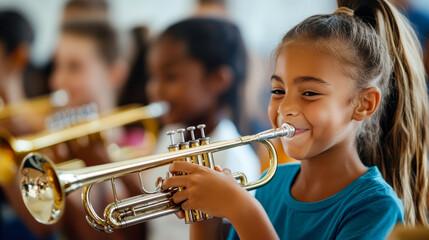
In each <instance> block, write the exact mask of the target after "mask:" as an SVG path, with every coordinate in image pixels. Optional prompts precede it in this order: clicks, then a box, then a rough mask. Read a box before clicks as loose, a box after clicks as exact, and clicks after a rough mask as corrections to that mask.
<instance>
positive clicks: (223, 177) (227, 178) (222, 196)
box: [162, 161, 252, 218]
mask: <svg viewBox="0 0 429 240" xmlns="http://www.w3.org/2000/svg"><path fill="white" fill-rule="evenodd" d="M217 170H218V171H216V170H213V169H210V168H208V167H203V166H200V165H197V164H193V163H188V162H182V161H180V162H174V163H173V164H171V166H170V172H171V173H172V174H175V173H185V174H187V175H177V176H173V177H169V178H167V179H165V180H164V182H163V184H162V188H163V189H167V188H170V187H183V188H184V190H182V191H180V192H176V193H175V194H174V195H173V201H174V203H176V204H178V203H181V202H182V208H183V209H184V210H191V209H194V210H200V211H202V212H204V213H207V214H209V215H211V216H216V217H226V218H228V215H229V214H232V213H233V212H234V209H237V207H240V206H242V205H243V204H245V202H246V198H248V199H251V198H252V196H251V195H249V194H248V193H247V191H246V190H244V189H243V188H242V187H241V186H240V185H239V184H238V183H237V181H236V180H235V178H234V177H233V176H232V175H231V171H230V170H229V169H224V170H222V169H220V168H219V167H217ZM250 201H251V200H250Z"/></svg>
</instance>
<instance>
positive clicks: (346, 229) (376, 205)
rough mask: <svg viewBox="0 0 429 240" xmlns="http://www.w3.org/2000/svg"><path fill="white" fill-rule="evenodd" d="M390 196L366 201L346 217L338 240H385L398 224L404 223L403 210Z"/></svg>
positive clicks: (351, 210)
mask: <svg viewBox="0 0 429 240" xmlns="http://www.w3.org/2000/svg"><path fill="white" fill-rule="evenodd" d="M398 201H399V200H397V199H395V198H392V197H390V196H382V197H380V196H379V197H377V198H374V197H373V198H369V199H366V200H365V202H364V203H360V204H355V205H354V206H353V207H352V208H351V209H350V210H349V211H347V212H346V213H345V215H344V218H343V220H342V221H341V224H340V226H339V228H338V229H339V232H338V235H337V238H336V239H385V238H386V236H387V235H388V234H389V233H390V232H391V231H392V229H393V227H394V226H395V225H396V224H397V223H403V222H404V219H403V208H402V205H401V204H400V203H398Z"/></svg>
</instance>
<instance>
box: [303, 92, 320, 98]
mask: <svg viewBox="0 0 429 240" xmlns="http://www.w3.org/2000/svg"><path fill="white" fill-rule="evenodd" d="M302 95H303V96H306V97H311V96H316V95H320V94H318V93H316V92H311V91H305V92H304V93H303V94H302Z"/></svg>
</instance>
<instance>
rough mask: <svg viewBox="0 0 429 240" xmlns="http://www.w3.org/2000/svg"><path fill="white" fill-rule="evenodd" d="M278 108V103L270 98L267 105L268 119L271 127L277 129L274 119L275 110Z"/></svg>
mask: <svg viewBox="0 0 429 240" xmlns="http://www.w3.org/2000/svg"><path fill="white" fill-rule="evenodd" d="M278 108H279V103H277V101H276V100H275V99H273V98H271V100H270V104H269V105H268V117H269V118H270V122H271V125H272V126H273V127H274V128H276V127H278V126H277V124H276V122H277V121H276V119H277V115H278V113H277V110H278Z"/></svg>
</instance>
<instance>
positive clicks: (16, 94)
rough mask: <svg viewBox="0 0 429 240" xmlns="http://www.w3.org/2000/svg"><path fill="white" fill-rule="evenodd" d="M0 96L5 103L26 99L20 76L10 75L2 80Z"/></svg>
mask: <svg viewBox="0 0 429 240" xmlns="http://www.w3.org/2000/svg"><path fill="white" fill-rule="evenodd" d="M0 97H1V98H2V100H3V101H4V103H5V104H11V103H16V102H19V101H23V100H24V99H25V93H24V86H23V83H22V78H21V77H20V76H15V75H13V76H9V77H8V78H6V79H2V81H1V82H0Z"/></svg>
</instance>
